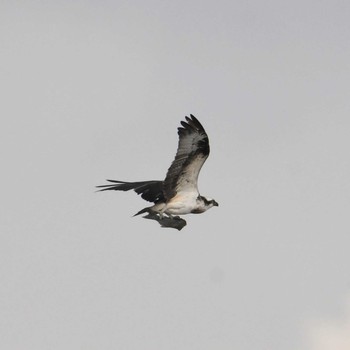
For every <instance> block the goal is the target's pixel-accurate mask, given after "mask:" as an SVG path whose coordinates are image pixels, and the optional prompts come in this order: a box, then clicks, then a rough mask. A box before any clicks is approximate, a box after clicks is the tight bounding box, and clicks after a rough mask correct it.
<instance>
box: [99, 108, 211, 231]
mask: <svg viewBox="0 0 350 350" xmlns="http://www.w3.org/2000/svg"><path fill="white" fill-rule="evenodd" d="M181 125H182V126H181V127H179V128H178V135H179V144H178V148H177V152H176V156H175V159H174V161H173V162H172V164H171V166H170V168H169V169H168V172H167V174H166V177H165V180H164V181H159V180H153V181H140V182H125V181H117V180H107V181H109V182H111V183H112V184H108V185H102V186H97V187H99V188H102V189H101V190H100V191H106V190H115V191H129V190H134V191H135V192H136V193H137V194H140V195H141V197H142V198H143V199H145V200H146V201H149V202H153V203H154V205H152V206H150V207H147V208H144V209H142V210H140V211H139V212H138V213H136V214H135V215H134V216H136V215H140V214H143V213H148V215H146V216H144V217H145V218H148V219H153V220H157V221H158V222H159V223H160V224H161V225H162V226H163V227H174V228H177V229H181V228H182V227H183V226H185V225H186V221H185V220H183V219H181V218H180V217H179V215H185V214H190V213H192V214H200V213H204V212H205V211H207V210H208V209H210V208H212V207H213V206H218V203H217V202H216V201H215V200H214V199H209V198H206V197H204V196H201V195H200V194H199V191H198V185H197V181H198V175H199V172H200V170H201V168H202V166H203V164H204V162H205V161H206V159H207V158H208V156H209V151H210V148H209V139H208V135H207V133H206V132H205V130H204V128H203V126H202V125H201V123H200V122H199V121H198V119H197V118H195V117H194V116H193V115H192V114H190V118H189V117H186V121H182V122H181ZM164 214H165V215H166V216H165V215H164Z"/></svg>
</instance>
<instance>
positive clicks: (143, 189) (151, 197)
mask: <svg viewBox="0 0 350 350" xmlns="http://www.w3.org/2000/svg"><path fill="white" fill-rule="evenodd" d="M107 181H109V182H112V183H113V184H112V185H111V184H109V185H101V186H97V187H99V188H102V190H100V191H108V190H115V191H129V190H134V191H135V192H136V193H137V194H141V197H142V198H143V199H145V200H146V201H149V202H154V203H157V202H161V201H164V195H163V181H156V180H154V181H140V182H125V181H117V180H107Z"/></svg>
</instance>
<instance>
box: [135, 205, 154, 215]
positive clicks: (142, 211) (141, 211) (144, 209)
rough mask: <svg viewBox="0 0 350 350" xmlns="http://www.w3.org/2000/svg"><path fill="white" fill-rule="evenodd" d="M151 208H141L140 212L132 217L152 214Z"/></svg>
mask: <svg viewBox="0 0 350 350" xmlns="http://www.w3.org/2000/svg"><path fill="white" fill-rule="evenodd" d="M151 208H152V207H147V208H143V209H142V210H140V211H139V212H138V213H136V214H135V215H134V216H137V215H141V214H143V213H153V211H152V209H151Z"/></svg>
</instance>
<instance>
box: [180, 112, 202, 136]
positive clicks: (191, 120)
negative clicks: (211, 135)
mask: <svg viewBox="0 0 350 350" xmlns="http://www.w3.org/2000/svg"><path fill="white" fill-rule="evenodd" d="M185 119H186V121H181V125H182V127H179V128H178V129H177V130H178V134H179V135H181V134H184V133H186V132H193V131H198V132H200V133H203V134H205V130H204V128H203V126H202V124H201V123H200V122H199V120H198V119H197V118H196V117H195V116H194V115H193V114H190V117H187V116H186V117H185Z"/></svg>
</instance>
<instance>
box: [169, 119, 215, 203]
mask: <svg viewBox="0 0 350 350" xmlns="http://www.w3.org/2000/svg"><path fill="white" fill-rule="evenodd" d="M181 125H182V127H179V128H178V135H179V144H178V148H177V153H176V156H175V159H174V161H173V162H172V164H171V166H170V168H169V169H168V172H167V175H166V178H165V180H164V186H163V191H164V197H165V199H166V200H170V199H171V198H173V197H174V196H175V195H176V194H178V193H180V192H193V193H198V187H197V180H198V174H199V172H200V170H201V168H202V166H203V164H204V162H205V161H206V159H207V158H208V156H209V152H210V148H209V139H208V135H207V134H206V132H205V130H204V128H203V126H202V125H201V123H200V122H199V121H198V120H197V119H196V118H195V117H194V116H193V115H192V114H190V118H189V117H186V122H184V121H182V122H181ZM198 194H199V193H198Z"/></svg>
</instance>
